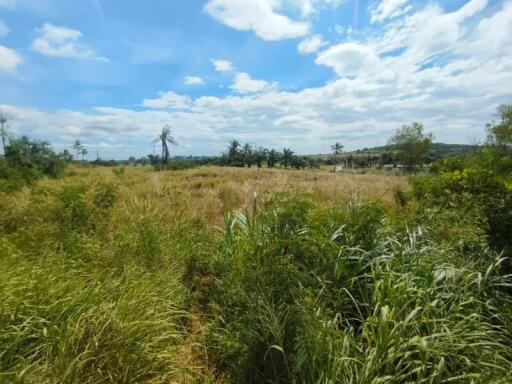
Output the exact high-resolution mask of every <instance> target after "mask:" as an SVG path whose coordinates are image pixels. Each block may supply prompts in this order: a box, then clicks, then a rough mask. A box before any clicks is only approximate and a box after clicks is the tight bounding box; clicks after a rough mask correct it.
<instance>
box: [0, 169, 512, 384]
mask: <svg viewBox="0 0 512 384" xmlns="http://www.w3.org/2000/svg"><path fill="white" fill-rule="evenodd" d="M397 190H399V191H402V192H400V193H398V195H401V194H406V193H407V191H408V190H409V182H408V179H407V178H406V177H401V176H392V175H386V174H379V173H373V174H344V173H338V174H333V173H329V172H325V171H296V170H279V169H255V168H251V169H243V168H242V169H235V168H220V167H203V168H197V169H193V170H186V171H175V172H174V171H172V172H171V171H166V172H154V171H153V170H151V169H149V168H144V167H126V168H101V167H97V168H95V167H76V166H74V167H70V168H69V169H68V170H67V171H66V175H65V176H64V177H63V178H61V179H58V180H51V179H42V180H40V181H38V182H37V183H36V184H34V185H33V186H32V187H30V188H28V187H27V188H25V189H23V190H21V191H19V192H14V193H5V194H1V195H0V211H1V212H2V216H1V217H0V260H1V263H2V265H3V268H2V271H1V272H0V292H1V295H2V302H1V303H0V345H1V346H2V350H1V351H0V382H6V383H10V382H24V383H174V382H176V383H178V382H179V383H192V382H233V383H239V382H248V383H251V382H253V383H260V382H261V383H263V382H275V383H277V382H285V383H286V382H288V383H291V382H305V383H331V382H340V383H402V382H425V383H427V382H428V383H436V382H444V381H445V380H446V379H448V378H450V379H451V380H452V381H453V382H460V383H466V382H475V383H476V382H496V383H498V382H500V383H505V382H509V381H508V380H510V379H512V377H511V376H510V372H512V347H511V344H510V343H511V337H510V331H511V329H510V327H511V324H512V321H510V319H511V318H512V310H511V309H510V308H512V307H511V306H510V300H509V294H508V293H506V292H505V291H504V290H503V289H504V287H506V286H507V285H508V284H509V283H508V280H507V279H506V278H505V277H504V276H503V275H502V274H501V272H500V265H501V263H502V262H503V261H502V260H500V259H499V257H498V255H497V254H496V253H493V252H492V251H490V250H489V249H488V248H487V246H486V237H485V234H484V233H483V232H482V231H481V230H480V229H478V227H477V226H476V225H474V223H473V222H472V221H471V219H469V218H468V217H465V216H463V215H462V216H457V215H456V214H448V213H446V214H442V213H440V212H438V214H435V215H434V214H432V212H430V213H429V212H420V210H419V208H418V207H417V206H416V204H415V203H407V204H402V205H400V204H398V205H397V202H396V201H395V200H396V196H397V192H396V191H397ZM255 192H257V196H256V197H255ZM234 211H238V212H239V213H233V212H234Z"/></svg>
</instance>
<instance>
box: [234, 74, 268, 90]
mask: <svg viewBox="0 0 512 384" xmlns="http://www.w3.org/2000/svg"><path fill="white" fill-rule="evenodd" d="M275 86H276V84H274V83H269V82H267V81H265V80H255V79H253V78H251V76H250V75H249V74H248V73H245V72H242V73H238V74H237V75H236V76H235V82H234V83H233V84H232V85H231V86H230V88H231V89H232V90H234V91H236V92H238V93H258V92H263V91H269V90H271V89H273V88H275Z"/></svg>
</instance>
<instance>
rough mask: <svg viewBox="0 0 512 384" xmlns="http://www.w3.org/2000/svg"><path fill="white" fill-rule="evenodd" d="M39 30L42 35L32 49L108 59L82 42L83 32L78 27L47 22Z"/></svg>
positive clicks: (77, 56) (73, 56)
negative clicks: (60, 25) (98, 54)
mask: <svg viewBox="0 0 512 384" xmlns="http://www.w3.org/2000/svg"><path fill="white" fill-rule="evenodd" d="M38 32H39V34H40V36H39V37H38V38H36V39H35V40H34V41H33V42H32V49H33V50H34V51H36V52H39V53H41V54H43V55H46V56H55V57H67V58H75V59H94V60H101V61H108V59H105V58H104V57H99V56H97V55H96V54H95V53H94V51H93V50H92V49H91V48H90V47H89V46H87V45H85V44H82V43H80V39H81V38H82V32H80V31H78V30H76V29H71V28H67V27H59V26H56V25H53V24H50V23H46V24H44V25H43V26H42V27H41V28H40V29H39V30H38Z"/></svg>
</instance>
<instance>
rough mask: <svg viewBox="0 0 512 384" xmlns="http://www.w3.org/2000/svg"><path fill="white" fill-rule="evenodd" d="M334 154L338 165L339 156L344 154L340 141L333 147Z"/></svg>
mask: <svg viewBox="0 0 512 384" xmlns="http://www.w3.org/2000/svg"><path fill="white" fill-rule="evenodd" d="M331 149H332V154H333V155H334V161H335V162H336V163H338V155H339V154H340V153H342V152H343V144H341V143H340V142H339V141H337V142H336V143H334V145H331Z"/></svg>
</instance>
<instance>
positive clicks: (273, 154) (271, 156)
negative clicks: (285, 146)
mask: <svg viewBox="0 0 512 384" xmlns="http://www.w3.org/2000/svg"><path fill="white" fill-rule="evenodd" d="M280 158H281V154H280V153H279V152H278V151H276V150H275V149H271V150H270V151H268V152H267V167H268V168H274V167H275V166H276V164H277V162H278V161H279V159H280Z"/></svg>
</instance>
